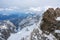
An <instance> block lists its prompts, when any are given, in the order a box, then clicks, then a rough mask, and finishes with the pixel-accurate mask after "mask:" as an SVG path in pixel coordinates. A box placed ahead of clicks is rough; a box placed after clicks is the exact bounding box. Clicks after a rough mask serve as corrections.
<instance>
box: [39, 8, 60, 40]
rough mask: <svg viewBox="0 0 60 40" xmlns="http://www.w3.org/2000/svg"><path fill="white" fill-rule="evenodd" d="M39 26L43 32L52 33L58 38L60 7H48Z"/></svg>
mask: <svg viewBox="0 0 60 40" xmlns="http://www.w3.org/2000/svg"><path fill="white" fill-rule="evenodd" d="M40 28H41V30H42V31H43V33H46V34H50V33H52V34H53V35H54V36H55V37H56V38H57V40H60V8H56V9H53V8H49V9H48V10H46V11H45V12H44V14H43V18H42V23H41V24H40Z"/></svg>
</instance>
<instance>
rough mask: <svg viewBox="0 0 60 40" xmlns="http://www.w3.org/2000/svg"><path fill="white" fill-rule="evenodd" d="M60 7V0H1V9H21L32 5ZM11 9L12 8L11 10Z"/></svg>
mask: <svg viewBox="0 0 60 40" xmlns="http://www.w3.org/2000/svg"><path fill="white" fill-rule="evenodd" d="M48 6H53V7H60V0H0V9H1V8H5V9H6V8H8V9H10V8H11V9H13V8H15V9H20V10H24V9H27V8H30V7H41V8H43V7H48ZM11 9H10V10H11Z"/></svg>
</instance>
